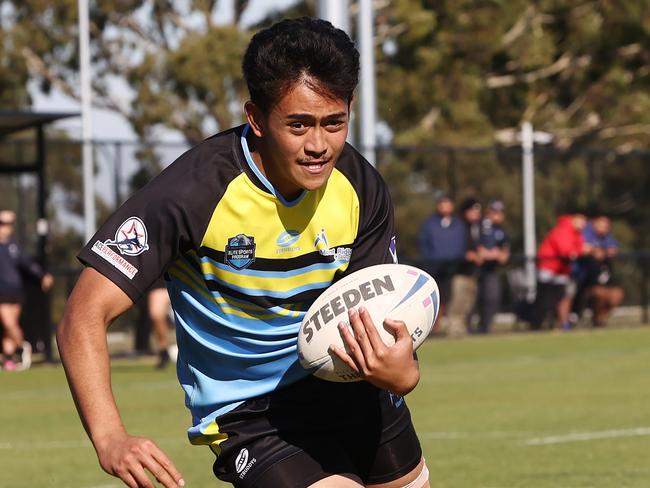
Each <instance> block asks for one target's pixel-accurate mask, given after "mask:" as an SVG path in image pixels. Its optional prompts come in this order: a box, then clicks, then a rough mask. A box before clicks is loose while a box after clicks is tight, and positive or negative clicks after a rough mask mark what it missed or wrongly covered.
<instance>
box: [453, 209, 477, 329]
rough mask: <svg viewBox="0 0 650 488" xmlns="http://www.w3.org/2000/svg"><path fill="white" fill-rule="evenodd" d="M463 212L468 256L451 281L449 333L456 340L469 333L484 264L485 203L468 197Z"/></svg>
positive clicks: (466, 254)
mask: <svg viewBox="0 0 650 488" xmlns="http://www.w3.org/2000/svg"><path fill="white" fill-rule="evenodd" d="M460 213H461V218H462V222H463V225H464V227H465V229H464V230H465V246H464V248H465V254H464V256H463V259H462V260H461V262H460V263H459V265H458V269H457V273H456V274H455V275H454V276H453V278H452V280H451V297H450V301H449V314H448V315H449V330H448V334H449V335H450V336H452V337H461V336H463V335H465V334H466V333H467V322H468V320H469V317H470V314H471V313H472V310H473V309H474V304H475V303H476V289H477V279H478V266H479V264H481V258H480V254H479V241H480V237H481V204H480V203H479V202H478V200H476V199H475V198H468V199H466V200H465V201H463V203H462V204H461V206H460Z"/></svg>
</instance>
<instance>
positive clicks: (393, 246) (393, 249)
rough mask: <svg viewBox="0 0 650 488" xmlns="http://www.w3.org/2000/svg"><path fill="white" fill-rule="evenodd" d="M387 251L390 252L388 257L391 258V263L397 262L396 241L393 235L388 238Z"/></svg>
mask: <svg viewBox="0 0 650 488" xmlns="http://www.w3.org/2000/svg"><path fill="white" fill-rule="evenodd" d="M388 251H389V252H390V257H391V258H393V263H394V264H397V242H395V236H393V237H391V238H390V244H389V245H388Z"/></svg>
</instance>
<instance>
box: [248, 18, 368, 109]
mask: <svg viewBox="0 0 650 488" xmlns="http://www.w3.org/2000/svg"><path fill="white" fill-rule="evenodd" d="M242 71H243V73H244V78H245V80H246V83H247V85H248V91H249V93H250V97H251V100H252V101H253V103H255V105H257V106H258V107H260V108H261V109H262V110H263V111H264V112H265V113H268V112H269V111H270V109H271V108H273V106H274V104H275V103H277V102H278V101H279V100H280V98H282V96H284V95H285V94H286V93H287V92H288V91H289V90H290V89H291V88H292V87H293V86H294V85H295V84H296V83H297V82H300V81H303V82H305V83H307V84H308V85H310V86H311V87H312V88H317V89H319V92H321V94H323V95H328V96H331V97H333V98H338V99H342V100H346V101H347V102H348V103H349V102H350V101H351V100H352V95H353V93H354V89H355V88H356V86H357V83H358V82H359V52H358V51H357V49H356V47H355V46H354V43H353V42H352V40H351V39H350V37H348V35H347V34H346V33H345V32H344V31H342V30H341V29H337V28H336V27H334V26H333V25H332V24H331V23H329V22H327V21H325V20H321V19H314V18H310V17H300V18H297V19H285V20H281V21H280V22H277V23H275V24H273V25H272V26H271V27H268V28H266V29H264V30H261V31H259V32H258V33H257V34H255V35H254V36H253V38H252V39H251V42H250V44H249V45H248V48H247V49H246V53H245V54H244V59H243V62H242Z"/></svg>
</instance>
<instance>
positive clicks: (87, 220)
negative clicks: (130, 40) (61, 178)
mask: <svg viewBox="0 0 650 488" xmlns="http://www.w3.org/2000/svg"><path fill="white" fill-rule="evenodd" d="M78 6H79V71H80V78H81V127H82V136H81V138H82V144H83V195H84V235H85V238H86V241H89V240H90V238H91V237H92V236H93V234H94V233H95V223H96V220H95V175H94V165H93V146H92V134H93V130H92V112H91V92H90V76H91V74H90V39H89V34H88V32H89V27H88V26H89V21H88V0H78Z"/></svg>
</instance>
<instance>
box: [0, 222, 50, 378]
mask: <svg viewBox="0 0 650 488" xmlns="http://www.w3.org/2000/svg"><path fill="white" fill-rule="evenodd" d="M15 221H16V214H15V213H14V212H13V211H11V210H1V211H0V321H1V322H2V333H3V334H2V367H3V369H4V370H7V371H13V370H21V369H27V368H29V367H30V365H31V350H32V349H31V345H30V344H29V343H28V342H25V340H24V334H23V330H22V328H21V326H20V323H19V319H20V313H21V304H22V302H23V299H24V295H23V281H22V277H21V272H24V273H27V274H29V275H32V276H34V277H35V278H37V279H39V280H40V282H41V287H42V288H43V290H48V289H49V288H50V287H51V286H52V283H53V279H52V275H50V274H49V273H45V272H44V271H43V269H42V268H41V266H39V264H38V263H37V262H36V261H34V260H33V259H31V258H30V257H29V256H27V255H26V254H25V253H23V252H22V251H21V249H20V247H19V246H18V244H17V243H16V241H14V239H13V238H12V234H13V229H14V222H15Z"/></svg>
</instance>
